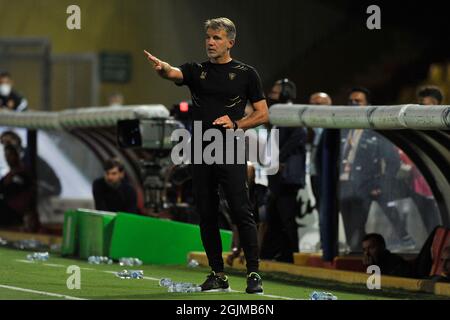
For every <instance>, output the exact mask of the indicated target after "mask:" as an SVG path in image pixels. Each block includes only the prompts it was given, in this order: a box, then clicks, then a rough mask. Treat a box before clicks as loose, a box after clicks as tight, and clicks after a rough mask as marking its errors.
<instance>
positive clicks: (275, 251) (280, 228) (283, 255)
mask: <svg viewBox="0 0 450 320" xmlns="http://www.w3.org/2000/svg"><path fill="white" fill-rule="evenodd" d="M297 191H298V188H289V186H283V187H281V190H280V192H278V193H276V194H273V193H272V194H271V195H270V196H269V201H268V202H269V203H268V207H267V215H268V216H267V232H266V233H265V235H264V239H263V242H262V247H261V258H262V259H274V260H277V261H283V262H293V261H294V255H293V254H294V253H295V252H298V251H299V250H298V225H297V222H296V221H295V217H296V216H297V214H298V212H299V211H300V204H299V203H298V201H297V199H296V197H297Z"/></svg>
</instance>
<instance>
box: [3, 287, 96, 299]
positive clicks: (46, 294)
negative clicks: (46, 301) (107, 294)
mask: <svg viewBox="0 0 450 320" xmlns="http://www.w3.org/2000/svg"><path fill="white" fill-rule="evenodd" d="M0 288H5V289H10V290H16V291H23V292H29V293H36V294H41V295H44V296H50V297H58V298H64V299H68V300H87V299H83V298H77V297H72V296H66V295H64V294H58V293H51V292H46V291H37V290H31V289H24V288H19V287H13V286H6V285H3V284H0Z"/></svg>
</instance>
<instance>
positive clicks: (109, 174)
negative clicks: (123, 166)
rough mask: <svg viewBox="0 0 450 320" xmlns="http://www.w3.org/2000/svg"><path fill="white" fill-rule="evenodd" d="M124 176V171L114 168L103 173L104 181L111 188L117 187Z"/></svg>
mask: <svg viewBox="0 0 450 320" xmlns="http://www.w3.org/2000/svg"><path fill="white" fill-rule="evenodd" d="M124 175H125V172H124V171H120V170H119V168H117V167H114V168H112V169H109V170H108V171H106V172H105V181H106V183H108V184H109V185H111V186H118V185H119V184H120V182H121V181H122V179H123V177H124Z"/></svg>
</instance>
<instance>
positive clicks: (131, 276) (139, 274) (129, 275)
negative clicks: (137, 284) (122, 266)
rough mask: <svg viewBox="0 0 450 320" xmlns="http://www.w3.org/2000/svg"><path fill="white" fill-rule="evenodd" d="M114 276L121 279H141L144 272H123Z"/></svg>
mask: <svg viewBox="0 0 450 320" xmlns="http://www.w3.org/2000/svg"><path fill="white" fill-rule="evenodd" d="M116 275H117V276H118V277H119V278H121V279H143V278H144V271H143V270H123V271H120V272H117V273H116Z"/></svg>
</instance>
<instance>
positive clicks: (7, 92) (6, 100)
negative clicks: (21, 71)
mask: <svg viewBox="0 0 450 320" xmlns="http://www.w3.org/2000/svg"><path fill="white" fill-rule="evenodd" d="M13 85H14V82H13V80H12V77H11V74H10V73H9V72H6V71H2V72H0V110H1V109H6V110H10V111H19V112H20V111H25V110H27V108H28V101H27V99H25V98H24V97H23V96H21V95H20V94H19V93H18V92H17V91H15V90H14V89H13Z"/></svg>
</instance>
